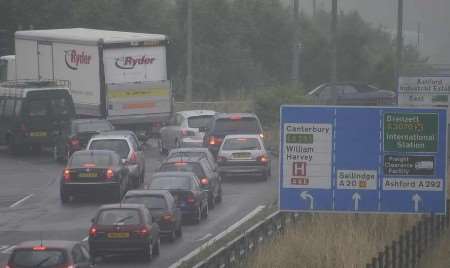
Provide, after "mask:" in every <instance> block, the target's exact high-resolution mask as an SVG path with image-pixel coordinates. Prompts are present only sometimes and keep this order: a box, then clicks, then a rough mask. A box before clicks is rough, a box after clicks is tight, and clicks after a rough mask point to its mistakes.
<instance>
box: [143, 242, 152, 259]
mask: <svg viewBox="0 0 450 268" xmlns="http://www.w3.org/2000/svg"><path fill="white" fill-rule="evenodd" d="M144 259H145V260H146V261H148V262H150V261H152V259H153V242H152V241H149V242H148V247H147V248H146V249H144Z"/></svg>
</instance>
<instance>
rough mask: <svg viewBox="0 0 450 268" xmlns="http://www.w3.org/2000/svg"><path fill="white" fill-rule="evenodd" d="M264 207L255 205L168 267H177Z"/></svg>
mask: <svg viewBox="0 0 450 268" xmlns="http://www.w3.org/2000/svg"><path fill="white" fill-rule="evenodd" d="M265 207H266V206H265V205H261V206H257V207H256V208H255V209H254V210H252V211H251V212H250V213H248V214H247V215H246V216H245V217H243V218H242V219H240V220H239V221H237V222H235V223H234V224H233V225H231V226H230V227H228V228H227V229H226V230H225V231H223V232H221V233H220V234H218V235H216V236H215V237H214V238H212V239H210V240H209V241H208V242H206V243H204V244H203V245H201V246H200V247H198V248H197V249H195V250H193V251H191V253H189V254H187V255H186V256H184V257H183V258H181V259H179V260H178V261H177V262H175V263H174V264H172V265H170V266H169V268H176V267H179V266H180V265H181V264H182V263H183V262H185V261H187V260H189V259H190V258H192V257H194V256H195V255H197V254H198V253H200V252H201V251H202V250H203V249H205V248H206V247H209V246H210V245H212V244H214V243H215V242H216V241H217V240H219V239H221V238H222V237H224V236H226V235H227V234H229V233H231V232H232V231H234V230H235V229H236V228H237V227H239V225H241V224H242V223H244V222H246V221H247V220H249V219H250V218H252V217H253V216H255V215H256V214H258V213H259V212H260V211H261V210H263V209H264V208H265Z"/></svg>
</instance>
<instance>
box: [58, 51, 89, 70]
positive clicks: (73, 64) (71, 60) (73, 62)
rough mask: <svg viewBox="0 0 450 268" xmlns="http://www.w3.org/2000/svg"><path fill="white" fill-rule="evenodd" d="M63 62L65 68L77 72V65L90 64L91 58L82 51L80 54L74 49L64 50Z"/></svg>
mask: <svg viewBox="0 0 450 268" xmlns="http://www.w3.org/2000/svg"><path fill="white" fill-rule="evenodd" d="M64 53H65V61H66V65H67V67H69V69H72V70H78V65H81V64H90V63H91V58H92V57H91V56H90V55H88V54H87V53H85V52H84V51H82V52H81V53H80V52H78V51H76V50H75V49H71V50H65V51H64Z"/></svg>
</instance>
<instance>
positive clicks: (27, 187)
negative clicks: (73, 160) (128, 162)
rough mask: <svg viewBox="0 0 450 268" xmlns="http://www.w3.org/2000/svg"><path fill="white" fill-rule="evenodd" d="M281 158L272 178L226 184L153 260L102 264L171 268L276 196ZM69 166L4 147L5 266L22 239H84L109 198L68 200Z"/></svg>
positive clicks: (0, 158) (0, 216)
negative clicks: (203, 215) (62, 182)
mask: <svg viewBox="0 0 450 268" xmlns="http://www.w3.org/2000/svg"><path fill="white" fill-rule="evenodd" d="M145 153H146V179H145V183H149V180H150V177H151V174H152V173H153V172H154V171H155V169H157V168H158V167H159V165H160V163H161V161H162V159H163V157H162V156H160V155H159V153H158V150H157V148H156V147H155V142H152V141H150V142H148V143H147V146H146V152H145ZM277 166H278V163H277V161H276V159H273V161H272V178H270V179H269V180H268V181H267V182H261V181H255V180H251V179H248V180H242V181H241V180H239V181H237V180H233V181H226V182H224V184H223V196H224V197H223V202H222V203H221V204H219V205H217V206H216V208H215V209H214V210H210V214H209V217H208V219H207V220H206V221H202V222H201V223H200V224H199V225H190V224H185V225H183V237H182V238H181V239H178V240H176V241H175V242H174V243H170V242H168V241H164V240H163V241H162V243H161V255H160V256H159V257H156V258H155V259H154V260H153V261H152V262H151V263H145V262H143V261H142V260H141V259H140V258H138V257H136V256H130V257H123V256H122V257H111V258H107V259H105V260H103V261H101V262H100V263H99V264H98V265H97V266H96V267H136V268H138V267H149V266H152V267H169V266H170V265H171V264H173V263H174V262H176V261H177V260H178V259H180V258H182V257H183V256H185V255H187V254H188V253H189V252H191V251H192V250H194V249H196V248H197V247H199V246H200V245H202V244H203V243H205V242H206V241H208V240H209V239H211V238H212V237H214V236H216V235H217V234H219V233H221V232H222V231H223V230H225V229H226V228H227V227H229V226H230V225H232V224H233V223H235V222H237V221H239V220H240V219H241V218H243V217H245V215H247V214H248V213H249V212H251V211H253V210H254V209H255V208H256V207H258V206H260V205H267V204H269V203H272V202H273V201H274V200H276V197H277V194H278V193H277V185H278V182H277V180H276V179H275V178H276V177H277V174H278V172H277ZM63 168H64V166H63V165H62V164H58V163H55V162H54V161H53V160H52V159H51V157H50V154H49V153H46V152H42V153H41V154H39V155H28V156H22V157H13V156H11V155H9V154H8V153H7V151H6V148H5V147H0V183H1V187H0V265H2V266H1V267H3V264H4V263H6V261H7V258H8V254H9V253H10V252H11V250H12V249H13V248H14V246H15V245H16V244H17V243H20V242H22V241H26V240H39V239H40V238H42V239H63V240H77V241H83V240H85V239H86V237H87V232H88V229H89V227H90V219H91V218H92V217H93V216H94V213H95V211H96V209H97V208H98V206H99V205H101V204H102V203H103V202H104V201H102V200H101V193H99V196H97V197H100V199H99V198H97V197H94V198H93V199H92V200H84V201H82V202H80V201H76V202H74V203H70V204H68V205H62V204H61V202H60V198H59V178H60V175H61V173H62V170H63Z"/></svg>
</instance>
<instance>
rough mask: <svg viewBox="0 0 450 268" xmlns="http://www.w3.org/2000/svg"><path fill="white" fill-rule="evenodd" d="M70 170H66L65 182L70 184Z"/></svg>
mask: <svg viewBox="0 0 450 268" xmlns="http://www.w3.org/2000/svg"><path fill="white" fill-rule="evenodd" d="M70 179H71V178H70V170H68V169H64V181H65V182H68V181H70Z"/></svg>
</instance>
